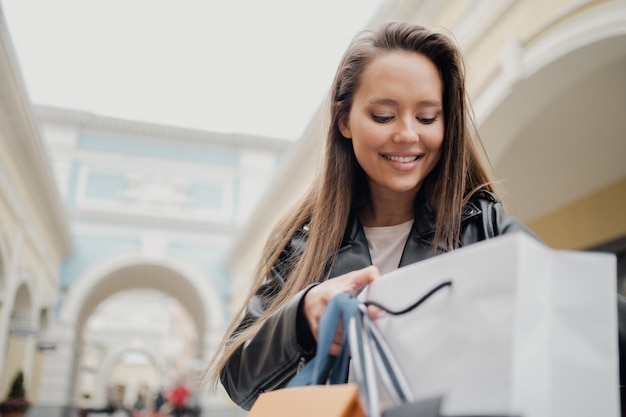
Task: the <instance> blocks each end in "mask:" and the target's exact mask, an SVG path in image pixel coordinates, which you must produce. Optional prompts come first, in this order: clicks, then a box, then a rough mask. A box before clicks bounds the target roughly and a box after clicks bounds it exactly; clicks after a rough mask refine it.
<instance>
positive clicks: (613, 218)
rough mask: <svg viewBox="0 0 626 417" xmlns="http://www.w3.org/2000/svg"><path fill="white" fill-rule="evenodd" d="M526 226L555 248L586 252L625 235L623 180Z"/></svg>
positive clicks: (625, 198)
mask: <svg viewBox="0 0 626 417" xmlns="http://www.w3.org/2000/svg"><path fill="white" fill-rule="evenodd" d="M529 226H530V227H531V229H533V231H534V232H535V233H537V234H538V235H539V236H540V237H541V238H542V239H543V240H544V241H545V242H546V243H547V244H548V245H549V246H551V247H554V248H558V249H588V248H592V247H595V246H598V245H601V244H604V243H608V242H611V241H613V240H616V239H618V238H621V237H623V236H626V178H623V179H621V180H620V181H618V182H616V183H614V184H611V185H610V186H608V187H605V188H602V189H600V190H598V191H596V192H594V193H593V194H590V195H588V196H586V197H584V198H581V199H580V200H578V201H575V202H573V203H571V204H568V205H567V206H565V207H563V208H561V209H559V210H556V211H554V212H552V213H550V214H549V215H547V216H544V217H542V218H540V219H538V220H536V221H534V222H532V223H530V224H529Z"/></svg>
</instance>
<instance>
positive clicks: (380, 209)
mask: <svg viewBox="0 0 626 417" xmlns="http://www.w3.org/2000/svg"><path fill="white" fill-rule="evenodd" d="M403 197H404V196H403ZM414 199H415V195H409V196H407V197H406V198H397V197H396V198H394V199H393V201H390V200H387V199H381V198H372V199H371V200H370V202H369V204H368V205H367V206H366V207H364V208H363V210H362V211H361V213H360V219H361V224H363V226H366V227H385V226H395V225H397V224H402V223H404V222H408V221H409V220H411V219H413V217H414V215H415V208H414Z"/></svg>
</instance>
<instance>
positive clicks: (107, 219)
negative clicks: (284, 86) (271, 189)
mask: <svg viewBox="0 0 626 417" xmlns="http://www.w3.org/2000/svg"><path fill="white" fill-rule="evenodd" d="M0 29H2V32H0V34H1V35H2V37H1V38H0V46H1V47H2V49H1V51H0V53H2V55H1V56H0V62H1V65H2V67H1V71H0V87H2V88H1V89H0V100H1V101H0V105H1V106H2V107H1V108H0V118H1V119H0V121H1V124H0V139H1V140H0V156H1V157H2V159H1V163H0V180H1V181H0V186H1V187H2V188H0V191H1V194H0V202H1V203H2V204H1V205H0V227H1V228H0V231H1V233H0V255H1V258H0V259H2V261H1V262H0V267H1V268H0V301H1V302H2V304H1V305H0V320H1V321H0V375H1V377H0V393H1V394H0V395H1V396H2V397H4V395H5V394H6V392H7V390H8V386H9V384H10V383H11V380H12V378H13V377H14V375H15V374H16V373H17V371H18V370H23V371H24V372H25V376H26V378H25V379H26V384H27V393H28V397H29V399H31V401H33V406H32V407H31V409H30V411H29V415H32V416H37V415H41V416H55V415H59V416H61V415H63V416H65V415H71V413H72V412H73V409H74V408H75V407H77V406H80V407H88V408H104V407H105V406H107V405H109V404H110V403H111V402H114V403H115V405H118V404H123V405H124V406H125V407H128V408H130V407H132V406H133V405H134V404H135V402H136V400H137V398H139V394H144V395H146V397H147V398H146V399H147V400H148V402H149V403H151V400H152V399H153V398H154V396H156V393H157V391H159V390H167V389H168V388H171V387H173V386H174V385H175V384H176V383H178V382H183V383H184V384H185V385H186V386H187V387H188V388H189V389H190V390H191V391H192V398H193V402H194V404H196V405H199V406H201V408H202V409H203V410H205V411H208V410H210V409H217V410H222V415H228V414H229V412H231V413H234V414H237V413H238V410H237V409H236V408H235V406H234V405H233V404H232V403H230V401H229V400H227V399H226V396H225V395H224V394H223V393H221V392H218V393H217V394H215V395H211V396H209V395H207V393H206V390H203V389H201V388H198V387H197V382H198V380H199V378H200V376H201V374H202V371H203V369H204V367H205V366H206V364H207V363H208V361H209V358H210V356H211V354H212V353H213V352H214V351H215V350H216V349H217V343H218V341H219V340H220V338H221V336H222V334H223V332H224V330H225V326H226V324H227V320H228V319H229V317H230V314H231V313H230V311H229V310H228V305H229V300H230V298H231V297H232V294H231V291H232V288H231V286H230V278H229V272H228V270H227V267H226V264H225V257H226V255H227V253H228V250H229V247H230V246H231V244H232V241H233V240H234V238H235V236H236V234H237V233H239V232H240V229H241V226H242V224H243V223H244V222H245V220H246V219H247V218H248V217H249V216H250V214H251V213H252V212H253V210H254V207H255V206H256V203H257V201H258V200H259V198H260V197H261V196H262V193H263V192H264V191H265V189H266V188H267V186H268V184H269V182H270V180H271V179H272V177H273V175H274V173H275V171H276V169H277V168H278V167H279V165H280V164H281V161H282V159H283V157H284V154H285V152H286V151H287V149H288V146H289V145H290V144H291V143H292V142H289V141H285V140H279V139H273V138H264V137H255V136H248V135H241V134H221V133H214V132H204V131H198V130H192V129H183V128H178V127H171V126H162V125H156V124H149V123H141V122H137V121H128V120H122V119H116V118H109V117H104V116H99V115H95V114H91V113H86V112H80V111H73V110H68V109H59V108H50V107H34V106H32V105H31V104H30V103H29V102H28V98H27V94H26V89H25V87H24V82H23V80H22V78H21V74H20V71H19V65H18V63H17V60H16V57H15V53H14V50H13V46H12V44H11V42H10V36H9V35H8V33H7V32H6V25H5V23H4V21H2V26H1V28H0Z"/></svg>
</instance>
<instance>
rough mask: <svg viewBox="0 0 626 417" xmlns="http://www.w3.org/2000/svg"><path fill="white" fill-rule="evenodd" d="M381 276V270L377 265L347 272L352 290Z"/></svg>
mask: <svg viewBox="0 0 626 417" xmlns="http://www.w3.org/2000/svg"><path fill="white" fill-rule="evenodd" d="M379 276H380V271H379V270H378V268H377V267H375V266H374V265H372V266H368V267H367V268H363V269H359V270H357V271H353V272H351V273H350V274H347V276H346V279H347V280H348V285H349V286H350V292H353V291H356V290H358V289H360V288H363V287H365V286H366V285H369V284H371V283H372V282H373V281H374V280H375V279H376V278H378V277H379Z"/></svg>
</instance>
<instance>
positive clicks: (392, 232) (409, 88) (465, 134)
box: [208, 23, 527, 409]
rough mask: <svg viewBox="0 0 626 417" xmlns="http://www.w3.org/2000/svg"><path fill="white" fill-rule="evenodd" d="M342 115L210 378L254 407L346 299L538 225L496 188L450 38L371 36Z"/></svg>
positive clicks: (403, 31)
mask: <svg viewBox="0 0 626 417" xmlns="http://www.w3.org/2000/svg"><path fill="white" fill-rule="evenodd" d="M329 111H330V116H331V117H330V121H331V124H330V129H329V131H328V137H327V144H326V154H325V164H324V167H323V170H322V173H321V175H320V176H318V179H317V181H316V182H315V183H314V184H313V186H312V188H311V189H310V191H309V192H308V193H307V194H306V196H305V198H304V199H303V200H302V201H301V202H300V203H299V204H297V205H296V207H294V209H293V210H292V211H291V212H290V213H289V214H288V215H287V216H286V218H285V219H283V221H281V222H279V224H278V225H277V226H276V228H275V230H274V231H273V233H272V235H271V238H270V239H269V241H268V242H267V245H266V247H265V251H264V253H263V256H262V262H261V263H260V265H259V266H258V268H257V271H256V276H255V279H254V281H253V283H252V286H251V289H250V293H249V294H248V296H247V298H246V300H245V303H244V305H243V306H242V308H241V310H240V314H238V315H237V317H236V318H235V320H234V321H233V323H232V324H231V326H230V329H229V330H228V332H227V337H226V338H225V340H224V341H223V342H224V346H225V347H224V350H223V351H222V352H219V353H218V354H217V355H216V357H215V358H214V359H213V361H212V368H210V370H209V371H208V376H209V378H210V379H211V382H212V383H213V386H215V385H216V384H217V381H218V380H221V382H222V384H223V385H224V387H225V388H226V391H227V392H228V394H229V395H230V397H231V398H232V399H233V401H235V402H236V403H237V404H239V405H240V406H241V407H243V408H245V409H249V408H250V407H251V406H252V404H253V403H254V401H255V400H256V398H257V396H258V395H259V394H260V393H261V392H264V391H268V390H272V389H275V388H279V387H282V386H284V384H285V383H286V382H287V380H288V379H289V378H290V377H292V376H293V375H294V374H295V373H296V371H297V369H298V367H299V366H301V365H303V364H304V363H305V362H306V361H307V360H309V359H310V358H311V357H312V356H313V354H314V351H315V346H316V337H317V326H318V321H319V318H320V316H321V315H322V313H323V311H324V308H325V306H326V304H327V302H328V301H329V300H330V298H332V296H333V295H335V294H337V293H338V292H356V291H358V290H359V289H361V288H362V287H364V286H365V285H367V284H368V283H370V282H372V280H374V279H376V277H378V276H379V274H380V273H385V272H388V271H390V270H393V269H395V268H397V267H399V266H404V265H408V264H411V263H414V262H418V261H420V260H423V259H426V258H428V257H429V256H433V255H436V254H438V253H441V252H445V251H450V250H453V249H455V248H458V247H461V246H465V245H468V244H471V243H474V242H477V241H480V240H483V239H486V238H489V237H492V236H496V235H500V234H503V233H507V232H510V231H515V230H525V231H526V230H527V229H526V228H525V227H524V226H523V225H522V224H521V223H519V222H518V221H516V220H514V219H513V218H511V217H509V216H507V215H506V214H505V213H504V211H503V208H502V205H501V204H500V203H499V201H498V199H497V197H496V195H495V194H494V188H493V185H492V180H491V178H490V176H489V174H488V172H487V170H486V168H485V167H484V166H483V163H482V160H481V158H480V156H479V153H478V149H480V143H479V140H478V137H477V136H476V135H475V134H474V133H475V129H474V126H473V121H472V119H471V116H470V108H469V105H468V102H467V101H466V94H465V85H464V75H463V63H462V58H461V55H460V52H459V50H458V47H457V46H456V45H455V44H454V43H453V42H452V41H451V40H450V39H449V38H448V37H446V36H444V35H442V34H438V33H433V32H431V31H429V30H427V29H425V28H423V27H420V26H415V25H411V24H405V23H389V24H385V25H383V26H382V27H380V28H379V29H378V30H375V31H365V32H363V33H362V34H361V35H360V36H358V37H356V38H355V39H354V41H353V42H352V43H351V45H350V46H349V47H348V49H347V51H346V52H345V54H344V56H343V58H342V60H341V62H340V64H339V67H338V70H337V73H336V76H335V80H334V83H333V86H332V91H331V94H330V102H329ZM435 242H436V244H435ZM331 278H332V279H331ZM339 336H340V335H338V338H337V340H340V337H339ZM333 351H334V352H338V351H339V346H338V345H336V346H334V350H333Z"/></svg>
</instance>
